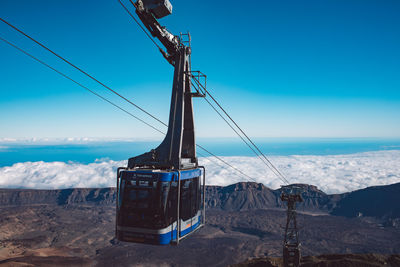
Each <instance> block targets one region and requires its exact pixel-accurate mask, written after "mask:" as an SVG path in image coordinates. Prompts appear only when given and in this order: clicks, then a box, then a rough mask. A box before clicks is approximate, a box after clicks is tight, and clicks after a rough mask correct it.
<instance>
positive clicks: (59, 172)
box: [0, 151, 400, 193]
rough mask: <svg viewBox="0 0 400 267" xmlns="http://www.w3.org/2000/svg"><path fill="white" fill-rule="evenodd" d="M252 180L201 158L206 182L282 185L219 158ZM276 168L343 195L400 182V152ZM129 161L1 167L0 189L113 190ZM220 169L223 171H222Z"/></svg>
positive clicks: (263, 171)
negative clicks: (117, 175) (112, 187)
mask: <svg viewBox="0 0 400 267" xmlns="http://www.w3.org/2000/svg"><path fill="white" fill-rule="evenodd" d="M221 158H222V159H223V160H225V161H227V162H229V163H230V164H231V165H233V166H235V167H236V168H238V169H239V170H241V171H242V172H244V173H246V174H247V175H248V176H250V177H251V178H252V179H249V178H246V177H244V176H243V175H241V174H240V173H237V172H236V171H235V170H233V169H231V168H229V167H227V166H226V165H223V164H221V163H218V164H217V162H218V161H217V160H216V159H214V158H200V164H202V165H205V167H206V170H207V177H206V180H207V181H206V183H207V184H210V185H229V184H232V183H236V182H240V181H256V182H260V183H263V184H265V185H266V186H268V187H270V188H273V189H276V188H279V187H280V185H282V184H283V182H282V181H281V180H279V179H278V178H277V177H276V176H275V175H274V174H273V173H272V172H271V171H270V170H269V169H268V168H267V167H266V166H265V165H264V164H263V163H262V162H261V161H260V160H259V159H258V158H255V157H221ZM270 160H271V162H272V163H274V165H275V166H277V168H278V169H279V170H280V171H281V172H282V173H283V174H284V175H285V176H286V178H287V179H288V180H289V181H290V182H291V183H307V184H313V185H316V186H317V187H318V188H320V189H321V190H322V191H324V192H326V193H343V192H348V191H353V190H356V189H361V188H365V187H368V186H373V185H386V184H393V183H397V182H400V168H399V166H400V151H377V152H366V153H356V154H349V155H326V156H312V155H307V156H275V157H270ZM126 164H127V162H126V161H112V160H108V161H96V162H94V163H91V164H80V163H73V162H69V163H64V162H43V161H38V162H24V163H16V164H14V165H12V166H8V167H2V168H0V188H36V189H39V188H40V189H56V188H57V189H58V188H71V187H110V186H115V178H116V170H117V168H118V167H119V166H126ZM221 166H222V167H221Z"/></svg>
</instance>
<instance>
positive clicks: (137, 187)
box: [115, 0, 205, 245]
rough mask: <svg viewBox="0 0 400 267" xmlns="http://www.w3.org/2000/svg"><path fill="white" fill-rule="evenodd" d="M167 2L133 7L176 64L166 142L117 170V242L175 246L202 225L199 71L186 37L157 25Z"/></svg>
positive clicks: (202, 170) (166, 56) (203, 211)
mask: <svg viewBox="0 0 400 267" xmlns="http://www.w3.org/2000/svg"><path fill="white" fill-rule="evenodd" d="M167 2H168V3H169V1H168V0H162V1H160V0H154V1H142V0H138V1H137V2H136V3H134V6H135V8H136V14H137V15H138V16H139V18H140V19H141V21H142V22H143V24H144V25H145V26H146V28H147V29H148V30H149V31H150V32H151V34H152V35H153V36H155V37H157V38H158V39H159V40H160V41H161V43H162V44H163V45H164V46H165V47H166V51H163V50H162V49H161V48H160V51H161V52H162V54H163V56H164V57H165V58H166V59H167V61H168V62H169V63H170V64H171V65H173V66H174V80H173V86H172V96H171V106H170V114H169V123H168V131H167V134H166V136H165V138H164V140H163V141H162V143H161V144H160V145H159V146H158V147H157V148H156V149H152V150H151V151H150V152H147V153H144V154H142V155H139V156H136V157H132V158H130V159H129V161H128V166H127V167H120V168H118V171H117V201H116V202H117V204H116V206H117V207H116V229H115V232H116V234H115V235H116V238H117V239H118V240H120V241H126V242H137V243H146V244H158V245H165V244H171V243H172V244H178V243H179V241H180V240H181V239H182V238H184V237H187V236H188V235H189V234H191V233H193V232H194V231H196V230H198V229H199V228H201V227H202V226H203V225H204V223H205V205H204V202H205V193H204V192H205V169H204V167H202V166H199V164H198V160H197V157H196V143H195V131H194V120H193V105H192V98H193V97H204V96H205V95H204V94H202V93H201V92H200V91H201V90H200V89H199V87H198V86H197V87H196V85H195V84H198V85H199V78H196V77H197V76H198V75H199V72H198V71H195V72H193V73H197V76H195V75H194V74H192V71H191V66H190V55H191V47H190V35H189V34H185V35H182V34H181V37H180V38H178V37H176V36H174V35H172V34H171V33H169V32H168V31H167V29H166V28H165V27H162V26H160V24H159V23H158V21H157V18H160V17H162V16H165V15H168V13H170V11H171V10H172V6H170V4H169V5H167V4H166V3H167ZM160 5H167V6H166V7H165V8H161V7H160ZM163 10H164V11H163ZM182 36H187V38H188V40H187V41H186V40H185V41H184V40H182V38H183V37H182ZM202 75H203V74H202ZM202 77H205V75H203V76H202ZM192 79H194V82H195V83H194V84H193V88H194V91H193V92H192V90H193V88H192ZM204 86H205V81H204ZM203 88H204V89H205V87H203Z"/></svg>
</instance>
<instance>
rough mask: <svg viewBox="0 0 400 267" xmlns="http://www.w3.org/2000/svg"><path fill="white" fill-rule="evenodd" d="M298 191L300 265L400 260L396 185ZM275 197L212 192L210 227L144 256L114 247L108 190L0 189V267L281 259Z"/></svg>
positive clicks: (265, 192)
mask: <svg viewBox="0 0 400 267" xmlns="http://www.w3.org/2000/svg"><path fill="white" fill-rule="evenodd" d="M302 186H303V187H304V191H305V192H304V193H303V196H304V199H305V201H304V203H303V204H302V205H300V207H299V209H298V210H299V213H300V214H299V219H298V220H299V224H300V227H301V232H300V238H301V241H302V254H303V255H310V256H311V255H320V254H355V253H357V254H365V253H379V254H399V253H400V227H399V225H398V223H399V218H400V216H399V205H398V203H400V184H394V185H390V186H380V187H372V188H367V189H363V190H358V191H355V192H351V193H346V194H340V195H327V194H325V193H323V192H321V191H319V190H318V189H317V188H316V187H314V186H309V185H302ZM279 195H280V192H279V190H270V189H268V188H266V187H264V186H263V185H261V184H255V183H238V184H234V185H230V186H227V187H214V186H209V187H208V188H207V200H206V202H207V207H208V210H207V214H206V219H207V225H206V226H205V227H204V228H202V229H201V230H199V231H198V232H197V233H195V234H193V235H192V236H190V237H189V238H188V239H186V240H184V241H182V243H181V244H180V245H179V246H150V245H141V244H130V243H121V242H118V241H116V240H115V239H114V227H115V226H114V219H115V207H114V205H115V189H113V188H105V189H66V190H16V189H8V190H7V189H2V190H0V209H1V210H0V212H1V215H0V265H4V266H26V264H27V263H29V264H31V265H34V266H54V265H57V266H62V265H64V266H82V265H83V266H92V265H96V266H227V265H230V264H237V263H241V262H244V261H246V260H248V259H249V258H255V257H267V256H268V257H270V256H272V257H279V256H280V255H281V245H282V234H283V229H282V227H283V225H284V223H285V220H286V218H285V216H286V214H285V211H284V209H283V205H282V203H281V202H280V200H279ZM371 205H372V206H371ZM366 216H367V217H366ZM327 257H328V256H327ZM349 257H350V258H351V257H356V256H354V255H353V256H349ZM377 257H378V256H377ZM382 257H384V256H382ZM387 257H388V259H389V256H387ZM393 257H395V258H394V259H396V256H393ZM378 258H379V257H378ZM307 259H308V260H309V261H308V262H309V263H310V262H311V263H310V264H311V265H307V266H322V265H312V264H313V263H312V262H314V263H315V264H317V262H318V261H319V259H318V258H317V257H314V258H313V257H308V258H304V260H305V263H306V260H307ZM382 259H383V258H382ZM345 260H346V258H345ZM249 266H250V265H249ZM324 266H335V265H324ZM349 266H350V265H349ZM354 266H357V265H354ZM359 266H362V265H359ZM377 266H379V265H377ZM386 266H388V265H386ZM389 266H390V265H389ZM392 266H395V265H392Z"/></svg>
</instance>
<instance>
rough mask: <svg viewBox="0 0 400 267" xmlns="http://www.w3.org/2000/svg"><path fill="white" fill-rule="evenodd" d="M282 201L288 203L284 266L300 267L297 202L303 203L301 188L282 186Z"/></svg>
mask: <svg viewBox="0 0 400 267" xmlns="http://www.w3.org/2000/svg"><path fill="white" fill-rule="evenodd" d="M281 200H282V201H284V202H287V212H286V214H287V216H286V226H285V235H284V240H283V266H284V267H298V266H300V258H301V256H300V241H299V231H298V229H297V218H296V202H302V201H303V198H302V197H301V188H300V187H298V186H295V185H289V186H282V193H281Z"/></svg>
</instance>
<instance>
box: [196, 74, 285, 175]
mask: <svg viewBox="0 0 400 267" xmlns="http://www.w3.org/2000/svg"><path fill="white" fill-rule="evenodd" d="M195 80H196V79H195ZM192 85H193V86H194V84H193V82H192ZM199 89H200V88H199ZM200 91H201V93H203V91H202V90H201V89H200ZM204 100H205V101H206V102H207V103H208V104H209V105H210V107H211V108H212V109H213V110H214V111H215V112H216V113H217V114H218V115H219V116H220V117H221V118H222V119H223V120H224V121H225V122H226V124H228V126H229V127H230V128H231V129H232V130H233V131H234V132H235V133H236V134H237V135H238V136H239V137H240V139H242V141H243V142H244V143H245V144H246V145H247V146H248V147H249V148H250V149H251V150H252V151H253V152H254V154H256V156H257V157H258V158H259V159H260V160H261V161H262V162H263V163H265V162H264V160H263V158H262V157H261V156H260V155H259V154H258V153H257V152H256V151H255V150H254V148H252V147H251V146H250V144H249V143H248V142H247V141H246V140H245V139H244V138H243V137H242V136H241V135H240V134H239V133H238V132H237V131H236V129H235V128H234V127H233V126H232V125H231V124H230V123H229V122H228V121H227V120H226V119H225V118H224V116H223V115H222V114H221V113H220V112H219V111H218V110H217V109H216V108H215V107H214V105H213V104H212V103H211V102H210V101H209V100H208V99H207V98H204ZM265 165H266V166H267V167H268V168H269V169H270V170H271V171H272V172H273V173H274V174H275V175H276V176H277V177H278V178H279V179H280V180H281V181H282V182H284V183H286V181H285V180H283V179H282V178H281V177H280V176H279V174H277V173H276V172H275V170H274V169H273V168H271V167H270V166H269V165H268V164H266V163H265Z"/></svg>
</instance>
